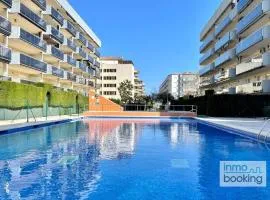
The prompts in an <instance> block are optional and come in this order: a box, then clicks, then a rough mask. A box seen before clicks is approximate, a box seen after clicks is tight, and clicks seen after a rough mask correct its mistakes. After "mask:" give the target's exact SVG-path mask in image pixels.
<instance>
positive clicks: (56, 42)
mask: <svg viewBox="0 0 270 200" xmlns="http://www.w3.org/2000/svg"><path fill="white" fill-rule="evenodd" d="M0 43H1V44H0V79H1V80H10V81H15V82H21V83H32V82H35V83H36V82H43V83H49V84H52V85H54V86H55V87H59V88H63V89H65V90H67V89H72V90H76V91H79V92H82V93H84V94H87V93H88V91H89V90H90V89H94V88H95V82H96V80H97V79H99V77H100V63H99V57H100V53H99V51H98V48H99V47H100V46H101V41H100V39H99V38H98V37H97V36H96V35H95V33H94V32H93V31H92V30H91V29H90V28H89V26H88V25H87V24H86V23H85V21H84V20H83V19H82V18H81V17H80V16H79V14H78V13H77V12H76V11H75V10H74V9H73V8H72V7H71V5H70V4H69V3H68V1H67V0H0Z"/></svg>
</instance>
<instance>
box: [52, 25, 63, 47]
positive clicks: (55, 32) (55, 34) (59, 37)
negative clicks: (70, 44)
mask: <svg viewBox="0 0 270 200" xmlns="http://www.w3.org/2000/svg"><path fill="white" fill-rule="evenodd" d="M51 34H52V37H53V38H54V39H56V40H57V41H58V42H60V43H61V44H63V43H64V35H63V34H62V33H60V31H59V30H57V29H56V28H54V27H51Z"/></svg>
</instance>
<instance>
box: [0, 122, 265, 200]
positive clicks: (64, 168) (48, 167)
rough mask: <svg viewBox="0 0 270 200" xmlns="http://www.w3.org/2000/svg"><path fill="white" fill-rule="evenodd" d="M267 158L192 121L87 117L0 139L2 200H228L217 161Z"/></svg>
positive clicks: (247, 142) (242, 140)
mask: <svg viewBox="0 0 270 200" xmlns="http://www.w3.org/2000/svg"><path fill="white" fill-rule="evenodd" d="M267 158H269V156H268V154H267V152H266V151H265V149H263V148H258V145H257V144H256V143H254V142H252V141H250V140H248V139H245V138H240V137H238V136H233V135H229V134H226V133H224V132H221V131H217V130H215V129H213V128H210V127H207V126H203V125H201V124H197V122H196V121H193V120H173V119H172V120H169V119H167V120H166V119H163V120H159V119H149V120H146V119H136V120H135V119H134V120H127V119H107V120H106V119H104V120H101V119H91V120H85V121H79V122H74V123H67V124H62V125H56V126H51V127H46V128H42V129H36V130H32V131H27V132H22V133H19V134H12V135H5V136H0V199H1V200H2V199H79V198H82V199H89V198H90V197H91V199H117V198H119V199H132V198H133V199H134V198H135V199H147V198H150V199H188V198H189V199H213V198H214V197H216V196H220V197H221V198H222V197H223V196H226V195H227V196H229V197H230V198H231V199H232V197H233V196H232V194H233V193H228V190H225V189H221V188H220V187H219V175H218V172H219V171H218V170H219V161H220V160H236V159H243V160H260V159H265V160H267ZM245 192H248V191H245ZM187 194H188V195H189V196H188V198H187ZM244 194H245V193H241V194H240V193H239V194H238V195H242V196H241V197H244ZM254 194H256V193H254ZM267 194H268V192H267V191H263V192H262V193H261V194H260V197H266V195H267ZM252 195H253V193H251V194H249V196H250V197H251V196H252Z"/></svg>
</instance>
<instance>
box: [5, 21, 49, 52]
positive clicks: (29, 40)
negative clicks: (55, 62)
mask: <svg viewBox="0 0 270 200" xmlns="http://www.w3.org/2000/svg"><path fill="white" fill-rule="evenodd" d="M9 38H10V39H9V46H10V47H12V48H13V49H16V50H17V51H22V52H24V53H27V54H31V55H38V54H40V53H41V51H43V52H46V51H47V43H46V42H45V41H44V40H42V39H41V38H40V37H38V36H36V35H33V34H32V33H29V32H27V31H25V30H23V29H22V28H20V27H17V26H12V34H11V35H10V37H9Z"/></svg>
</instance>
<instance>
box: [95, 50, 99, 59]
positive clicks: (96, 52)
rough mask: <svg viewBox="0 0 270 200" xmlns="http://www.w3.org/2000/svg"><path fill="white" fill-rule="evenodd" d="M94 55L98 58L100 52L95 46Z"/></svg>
mask: <svg viewBox="0 0 270 200" xmlns="http://www.w3.org/2000/svg"><path fill="white" fill-rule="evenodd" d="M95 55H96V57H98V58H100V52H99V51H98V50H97V48H96V49H95Z"/></svg>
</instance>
